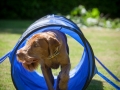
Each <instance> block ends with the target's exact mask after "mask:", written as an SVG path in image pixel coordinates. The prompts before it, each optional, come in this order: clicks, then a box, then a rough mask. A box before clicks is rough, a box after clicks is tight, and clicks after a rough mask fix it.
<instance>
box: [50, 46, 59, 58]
mask: <svg viewBox="0 0 120 90" xmlns="http://www.w3.org/2000/svg"><path fill="white" fill-rule="evenodd" d="M59 53H60V52H59V47H57V48H56V50H55V52H54V54H53V55H51V56H49V57H48V59H52V58H54V57H56V56H57V55H58V54H59Z"/></svg>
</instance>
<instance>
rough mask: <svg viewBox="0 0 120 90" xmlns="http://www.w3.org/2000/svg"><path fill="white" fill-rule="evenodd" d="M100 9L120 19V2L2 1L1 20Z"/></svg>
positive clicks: (117, 0)
mask: <svg viewBox="0 0 120 90" xmlns="http://www.w3.org/2000/svg"><path fill="white" fill-rule="evenodd" d="M79 5H84V6H85V7H86V8H87V9H92V8H98V9H99V10H100V12H101V13H103V14H104V15H108V16H109V17H112V18H117V17H120V13H119V12H120V0H1V1H0V19H38V18H40V17H42V16H44V15H47V14H62V15H68V14H70V12H71V11H72V10H73V9H74V8H75V7H77V6H79Z"/></svg>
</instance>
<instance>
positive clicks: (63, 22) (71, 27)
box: [0, 15, 120, 90]
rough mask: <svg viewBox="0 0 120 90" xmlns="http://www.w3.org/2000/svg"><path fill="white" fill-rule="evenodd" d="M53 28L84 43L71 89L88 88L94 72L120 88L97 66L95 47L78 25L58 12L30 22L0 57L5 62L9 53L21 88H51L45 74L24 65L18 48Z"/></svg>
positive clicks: (15, 79)
mask: <svg viewBox="0 0 120 90" xmlns="http://www.w3.org/2000/svg"><path fill="white" fill-rule="evenodd" d="M49 29H54V30H59V31H61V32H63V33H65V34H67V35H69V36H71V37H72V38H74V39H75V40H76V41H77V42H79V43H80V45H82V46H83V47H84V51H83V55H82V58H81V59H80V62H79V63H78V65H77V66H76V67H75V68H74V69H73V70H71V71H70V74H69V75H70V80H69V82H68V90H85V89H86V88H87V86H88V85H89V83H90V81H91V79H92V78H93V76H94V74H98V75H99V76H101V77H102V78H103V79H105V80H106V81H107V82H108V83H110V84H111V85H112V86H113V87H115V88H116V89H117V90H120V87H119V86H117V85H116V84H114V83H113V82H112V81H110V80H109V79H108V78H106V77H105V76H104V75H103V74H101V73H100V72H98V70H97V68H96V66H95V61H94V53H93V51H92V48H91V46H90V44H89V42H88V41H87V40H86V38H85V37H84V35H83V34H82V32H81V30H80V29H79V28H78V26H77V25H76V24H75V23H73V22H72V21H70V20H68V19H66V18H64V17H61V16H54V15H48V16H45V17H43V18H41V19H39V20H37V21H36V22H35V23H33V24H32V25H30V26H29V27H28V29H27V30H26V31H25V32H24V33H23V35H22V36H21V37H20V39H19V40H18V42H17V44H16V45H15V47H14V48H13V50H12V51H10V52H8V53H7V54H6V55H5V56H3V57H2V58H0V63H2V62H3V61H4V60H5V59H6V58H7V57H9V60H10V63H11V76H12V80H13V83H14V85H15V87H16V89H17V90H47V85H46V82H45V80H44V77H43V76H42V75H41V74H39V73H38V72H36V71H33V72H29V71H27V70H26V69H24V68H23V66H22V65H21V63H19V62H18V61H17V59H16V51H17V50H18V49H19V48H21V47H23V46H24V45H25V43H26V41H27V40H28V39H29V38H31V37H32V36H33V35H34V34H36V33H40V32H42V31H45V30H49ZM95 58H96V57H95ZM96 60H97V61H98V62H99V63H100V64H101V65H102V66H103V68H104V69H105V70H106V71H107V72H108V73H109V74H110V75H111V76H112V77H113V78H115V79H116V80H117V81H120V80H119V79H118V78H117V77H116V76H115V75H114V74H112V73H111V72H110V71H109V70H108V69H107V68H106V67H105V66H104V65H103V64H102V63H101V62H100V61H99V60H98V59H97V58H96ZM56 79H57V77H56V76H54V80H55V84H54V88H55V86H56Z"/></svg>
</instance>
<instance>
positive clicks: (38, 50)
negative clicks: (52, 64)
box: [16, 32, 60, 71]
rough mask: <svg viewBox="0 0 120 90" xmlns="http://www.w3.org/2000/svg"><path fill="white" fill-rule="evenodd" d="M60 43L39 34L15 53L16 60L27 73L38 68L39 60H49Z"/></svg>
mask: <svg viewBox="0 0 120 90" xmlns="http://www.w3.org/2000/svg"><path fill="white" fill-rule="evenodd" d="M59 45H60V43H59V41H58V40H57V39H56V38H55V37H54V36H49V35H48V34H46V33H45V32H44V33H40V34H35V35H34V36H33V37H32V38H30V39H29V40H28V41H27V43H26V45H25V46H24V47H22V48H21V49H19V50H18V51H17V53H16V55H17V60H18V61H19V62H21V63H22V65H23V66H24V67H25V68H26V69H27V70H29V71H33V70H34V69H36V68H37V67H38V65H39V64H40V61H41V60H44V59H47V58H49V57H50V56H51V55H52V54H54V53H55V52H56V49H57V48H58V47H59Z"/></svg>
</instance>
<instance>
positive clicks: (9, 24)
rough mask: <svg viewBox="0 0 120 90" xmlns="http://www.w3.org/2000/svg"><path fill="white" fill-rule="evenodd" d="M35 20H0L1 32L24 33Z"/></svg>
mask: <svg viewBox="0 0 120 90" xmlns="http://www.w3.org/2000/svg"><path fill="white" fill-rule="evenodd" d="M33 22H34V21H32V20H31V21H30V20H0V33H16V34H22V33H23V32H24V31H25V30H26V29H27V28H28V27H29V26H30V25H31V24H32V23H33Z"/></svg>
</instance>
